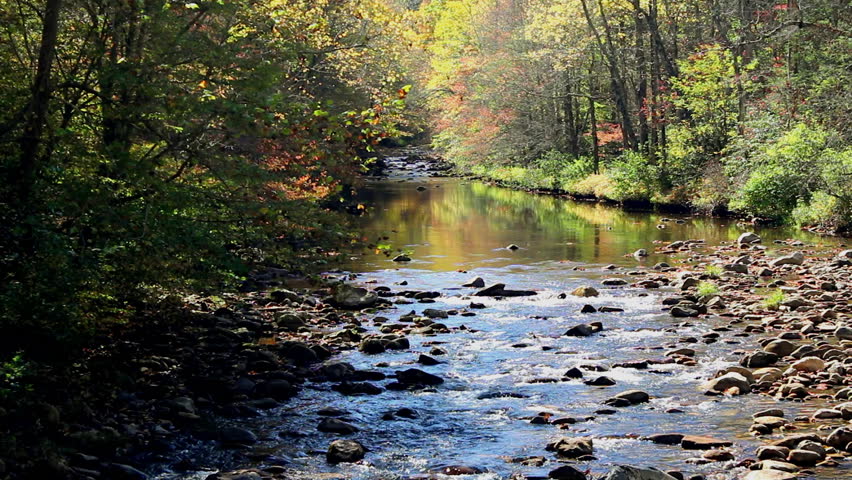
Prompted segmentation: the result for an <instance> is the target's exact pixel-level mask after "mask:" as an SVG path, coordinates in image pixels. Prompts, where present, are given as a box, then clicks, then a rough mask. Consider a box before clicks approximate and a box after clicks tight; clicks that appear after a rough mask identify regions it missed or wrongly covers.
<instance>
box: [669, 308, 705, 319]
mask: <svg viewBox="0 0 852 480" xmlns="http://www.w3.org/2000/svg"><path fill="white" fill-rule="evenodd" d="M669 313H670V314H671V316H673V317H675V318H688V317H697V316H698V315H699V313H698V310H694V309H692V308H687V307H681V306H679V305H675V306H674V307H672V308H671V310H669Z"/></svg>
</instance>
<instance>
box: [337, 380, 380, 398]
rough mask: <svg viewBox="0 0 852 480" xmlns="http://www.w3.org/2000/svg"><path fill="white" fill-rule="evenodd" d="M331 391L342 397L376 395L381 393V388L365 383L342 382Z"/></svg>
mask: <svg viewBox="0 0 852 480" xmlns="http://www.w3.org/2000/svg"><path fill="white" fill-rule="evenodd" d="M331 389H332V390H334V391H335V392H339V393H342V394H343V395H378V394H380V393H382V391H383V390H382V388H381V387H377V386H375V385H373V384H372V383H367V382H343V383H339V384H337V385H335V386H333V387H331Z"/></svg>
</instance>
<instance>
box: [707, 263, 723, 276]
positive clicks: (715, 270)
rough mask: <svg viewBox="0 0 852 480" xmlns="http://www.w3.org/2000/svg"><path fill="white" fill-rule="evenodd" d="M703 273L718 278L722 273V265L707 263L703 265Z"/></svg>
mask: <svg viewBox="0 0 852 480" xmlns="http://www.w3.org/2000/svg"><path fill="white" fill-rule="evenodd" d="M704 273H706V274H707V275H708V276H709V277H710V278H719V276H720V275H722V267H720V266H719V265H707V266H706V267H704Z"/></svg>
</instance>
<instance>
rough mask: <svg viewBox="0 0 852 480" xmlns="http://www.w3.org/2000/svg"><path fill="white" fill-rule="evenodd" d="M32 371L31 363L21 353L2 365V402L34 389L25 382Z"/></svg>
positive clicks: (0, 389)
mask: <svg viewBox="0 0 852 480" xmlns="http://www.w3.org/2000/svg"><path fill="white" fill-rule="evenodd" d="M30 369H31V366H30V364H29V362H27V361H26V360H24V357H23V355H22V354H21V353H17V354H15V355H14V356H12V358H10V359H9V360H7V361H5V362H2V363H0V401H5V400H8V399H10V398H15V397H20V395H22V394H23V393H24V392H27V391H30V390H31V389H32V385H30V384H28V383H26V380H25V377H26V376H27V375H28V374H29V372H30Z"/></svg>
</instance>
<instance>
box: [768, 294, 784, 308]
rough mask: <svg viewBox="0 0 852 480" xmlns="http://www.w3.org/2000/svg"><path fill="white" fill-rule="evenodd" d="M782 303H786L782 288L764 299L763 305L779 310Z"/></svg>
mask: <svg viewBox="0 0 852 480" xmlns="http://www.w3.org/2000/svg"><path fill="white" fill-rule="evenodd" d="M782 303H784V292H782V291H781V289H778V290H775V291H774V292H772V293H770V294H769V295H768V296H767V297H766V298H765V299H764V300H763V306H764V307H766V308H768V309H769V310H778V307H780V306H781V304H782Z"/></svg>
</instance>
